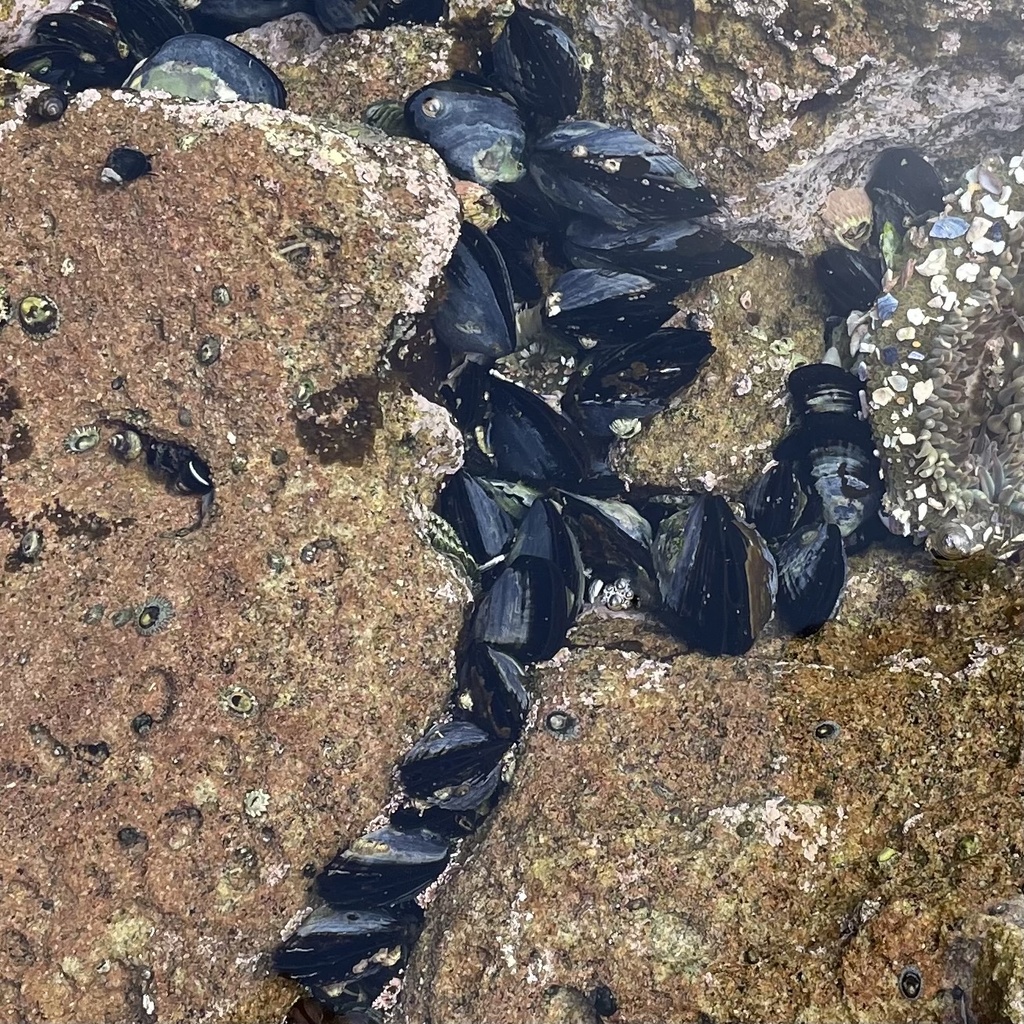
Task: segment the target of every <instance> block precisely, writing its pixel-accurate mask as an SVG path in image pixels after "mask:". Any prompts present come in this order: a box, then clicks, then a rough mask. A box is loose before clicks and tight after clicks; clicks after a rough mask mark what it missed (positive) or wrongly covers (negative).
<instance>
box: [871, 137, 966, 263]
mask: <svg viewBox="0 0 1024 1024" xmlns="http://www.w3.org/2000/svg"><path fill="white" fill-rule="evenodd" d="M865 191H866V192H867V194H868V195H869V196H870V197H871V203H872V206H873V215H872V224H871V237H872V240H873V241H874V243H875V244H876V245H878V244H879V241H880V239H881V235H882V230H883V228H884V227H885V225H886V224H887V223H888V224H892V226H893V227H894V228H895V229H896V234H897V237H899V238H902V237H903V234H904V232H905V231H906V229H907V228H908V227H910V226H911V225H912V224H918V223H921V222H922V221H924V220H925V219H926V218H927V217H929V216H930V215H931V214H933V213H941V212H942V209H943V206H944V205H945V204H944V201H943V198H942V197H943V196H944V195H945V191H946V190H945V189H944V188H943V187H942V180H941V179H940V178H939V176H938V174H937V173H936V171H935V168H934V167H932V165H931V164H930V163H928V161H927V160H925V158H924V157H923V156H921V154H920V153H917V152H915V151H914V150H912V149H907V148H905V147H899V146H897V147H894V148H892V149H884V150H882V153H881V155H880V156H879V158H878V160H877V161H876V163H875V166H874V168H873V169H872V171H871V177H870V178H869V179H868V183H867V185H866V186H865Z"/></svg>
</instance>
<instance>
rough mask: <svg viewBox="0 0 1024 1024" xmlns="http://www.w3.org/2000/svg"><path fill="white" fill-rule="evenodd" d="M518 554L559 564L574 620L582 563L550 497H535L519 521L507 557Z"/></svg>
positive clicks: (580, 602)
mask: <svg viewBox="0 0 1024 1024" xmlns="http://www.w3.org/2000/svg"><path fill="white" fill-rule="evenodd" d="M521 555H532V556H534V557H535V558H545V559H547V560H548V561H549V562H552V563H553V564H554V565H556V566H558V568H559V570H560V571H561V573H562V578H563V580H564V581H565V590H566V601H567V603H568V605H569V615H570V618H572V619H575V617H576V616H577V615H578V614H579V610H580V608H581V607H582V606H583V587H584V577H583V563H582V561H581V560H580V549H579V545H578V544H577V543H576V538H575V537H574V536H573V533H572V530H570V529H569V527H568V526H567V525H566V524H565V521H564V520H563V519H562V513H561V509H560V508H559V507H558V506H557V505H556V504H555V503H554V502H553V501H552V500H551V499H549V498H537V499H535V500H534V502H533V504H532V505H530V507H529V509H528V510H527V513H526V515H525V516H524V517H523V521H522V522H521V523H520V524H519V529H518V530H517V531H516V538H515V540H514V541H513V543H512V547H511V549H510V550H509V553H508V560H509V562H514V561H515V560H516V559H517V558H519V557H520V556H521Z"/></svg>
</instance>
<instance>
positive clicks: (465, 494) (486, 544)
mask: <svg viewBox="0 0 1024 1024" xmlns="http://www.w3.org/2000/svg"><path fill="white" fill-rule="evenodd" d="M437 513H438V515H440V516H442V517H443V518H445V519H446V520H447V521H448V522H449V523H451V525H452V527H453V528H454V529H455V533H456V534H457V535H458V538H459V541H460V542H461V543H462V546H463V547H464V548H465V549H466V551H468V552H469V554H470V555H471V556H472V558H473V560H474V561H475V562H476V563H477V565H484V564H485V563H486V562H489V561H490V560H491V559H492V558H495V557H497V556H498V555H500V554H501V553H502V552H503V551H505V549H506V548H507V547H508V546H509V544H511V542H512V538H513V536H514V535H515V531H516V526H515V523H514V522H513V521H512V517H511V516H510V515H509V514H508V513H507V512H506V511H505V509H503V508H502V507H501V505H499V504H498V502H497V501H495V499H494V495H493V494H491V492H490V491H489V490H487V489H486V488H485V487H484V486H483V485H481V484H480V483H479V482H478V481H477V479H476V478H475V477H473V476H471V475H470V474H469V473H467V472H466V471H465V470H464V469H460V470H459V471H458V473H455V474H454V475H453V476H451V477H449V478H448V480H447V482H446V483H445V485H444V489H443V490H442V491H441V493H440V494H439V495H438V498H437Z"/></svg>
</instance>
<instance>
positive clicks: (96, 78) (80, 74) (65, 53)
mask: <svg viewBox="0 0 1024 1024" xmlns="http://www.w3.org/2000/svg"><path fill="white" fill-rule="evenodd" d="M0 65H2V66H3V67H5V68H7V69H8V70H9V71H22V72H24V73H25V74H26V75H31V76H32V77H33V78H34V79H35V80H36V81H37V82H45V83H46V84H47V85H52V86H54V87H55V88H56V89H59V90H60V91H61V92H77V91H79V90H81V89H87V88H90V87H92V86H100V85H103V84H105V77H104V76H105V73H106V69H105V68H103V67H102V66H101V65H97V64H90V63H87V62H85V61H83V60H82V58H81V56H80V55H79V53H78V51H77V50H75V49H74V48H73V47H71V46H68V45H67V44H66V43H65V44H59V43H42V44H35V45H32V46H24V47H22V48H21V49H20V50H14V51H13V52H11V53H9V54H7V56H6V57H4V58H3V60H2V61H0Z"/></svg>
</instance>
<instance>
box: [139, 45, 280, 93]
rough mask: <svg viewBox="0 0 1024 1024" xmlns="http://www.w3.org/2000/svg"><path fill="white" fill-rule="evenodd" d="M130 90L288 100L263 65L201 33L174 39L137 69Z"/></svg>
mask: <svg viewBox="0 0 1024 1024" xmlns="http://www.w3.org/2000/svg"><path fill="white" fill-rule="evenodd" d="M124 88H125V89H134V90H136V91H140V92H141V91H146V90H160V91H162V92H167V93H170V94H171V95H172V96H176V97H178V98H180V99H190V100H205V101H207V102H222V101H225V100H245V101H247V102H249V103H267V104H269V105H270V106H272V107H284V105H285V102H286V97H285V90H284V85H282V83H281V80H280V79H279V78H278V77H277V75H275V74H274V72H273V71H271V70H270V68H269V67H267V65H266V64H264V63H263V61H261V60H258V59H257V58H256V57H254V56H253V55H252V54H251V53H247V52H246V51H245V50H243V49H242V48H241V47H238V46H235V45H234V43H229V42H227V40H225V39H217V38H216V37H214V36H206V35H201V34H199V33H196V32H192V33H189V34H187V35H181V36H175V37H174V38H173V39H169V40H168V41H167V42H166V43H164V45H163V46H161V47H160V49H159V50H157V51H156V53H154V54H153V55H152V56H151V57H148V58H147V59H146V60H144V61H143V62H142V63H141V64H139V66H138V67H136V68H135V70H134V71H132V73H131V74H130V75H129V76H128V79H127V81H125V83H124Z"/></svg>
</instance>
